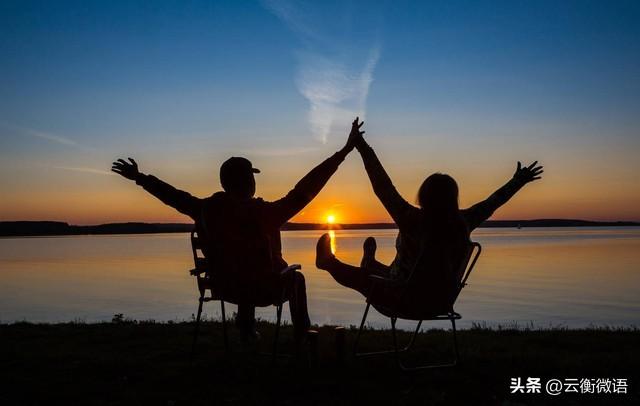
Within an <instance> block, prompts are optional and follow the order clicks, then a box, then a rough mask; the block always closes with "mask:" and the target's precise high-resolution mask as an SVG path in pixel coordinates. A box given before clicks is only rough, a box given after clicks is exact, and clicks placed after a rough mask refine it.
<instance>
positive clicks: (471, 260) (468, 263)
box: [353, 242, 482, 371]
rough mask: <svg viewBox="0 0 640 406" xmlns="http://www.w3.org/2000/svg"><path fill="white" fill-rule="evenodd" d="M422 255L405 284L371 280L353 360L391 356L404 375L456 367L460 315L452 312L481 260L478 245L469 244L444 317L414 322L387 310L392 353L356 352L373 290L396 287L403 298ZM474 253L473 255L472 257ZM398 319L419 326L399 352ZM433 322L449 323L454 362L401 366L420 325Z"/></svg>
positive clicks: (393, 281)
mask: <svg viewBox="0 0 640 406" xmlns="http://www.w3.org/2000/svg"><path fill="white" fill-rule="evenodd" d="M424 252H425V250H424V249H423V250H422V252H421V254H420V255H419V258H418V260H417V261H416V264H415V265H414V269H413V270H412V271H411V274H410V276H409V278H408V279H407V281H405V282H398V281H395V280H392V279H388V278H383V277H381V276H377V275H372V276H370V279H371V282H372V285H371V289H370V291H369V294H368V295H367V301H366V303H367V306H366V307H365V309H364V315H363V316H362V321H361V322H360V328H359V329H358V335H357V336H356V340H355V342H354V345H353V354H354V356H356V357H368V356H377V355H389V354H394V355H395V359H396V362H397V364H398V366H399V367H400V369H401V370H403V371H419V370H426V369H433V368H443V367H453V366H455V365H457V364H458V363H459V362H460V356H459V352H458V338H457V334H456V320H459V319H461V318H462V316H461V315H460V314H459V313H456V312H455V311H453V303H455V301H456V299H457V298H458V296H459V295H460V292H461V291H462V288H464V287H465V286H466V285H467V279H468V278H469V275H470V274H471V271H472V270H473V268H474V267H475V265H476V262H477V261H478V258H479V257H480V253H481V252H482V246H481V245H480V244H479V243H477V242H471V243H470V246H469V250H468V254H467V258H466V260H465V261H463V264H462V265H461V267H462V269H461V270H460V271H461V272H460V274H462V278H461V280H460V282H459V283H458V286H457V289H456V292H455V296H454V298H453V301H452V306H451V311H449V312H447V313H446V314H440V315H437V316H434V317H425V318H421V319H416V318H407V317H402V315H401V314H399V312H398V311H397V310H396V309H386V310H389V313H390V315H388V314H384V313H387V312H384V313H383V315H384V316H387V317H389V318H390V319H391V331H392V335H393V349H392V350H384V351H373V352H358V344H359V342H360V336H361V335H362V332H363V330H364V325H365V322H366V320H367V315H368V314H369V308H370V307H371V305H372V304H373V305H374V307H375V303H373V302H372V296H373V292H374V291H375V288H376V287H377V286H379V285H380V284H385V285H387V286H395V287H397V288H399V289H403V293H402V294H401V295H400V298H402V296H403V295H404V290H406V286H407V285H408V284H409V283H410V281H411V278H412V276H413V275H414V273H415V272H416V269H417V268H418V267H419V265H420V264H421V259H422V258H421V257H422V256H423V255H428V254H424ZM474 252H475V254H474ZM398 319H404V320H415V321H417V322H418V324H417V326H416V329H415V331H414V332H413V334H412V336H411V339H410V341H409V343H408V344H407V345H406V346H404V347H402V348H399V346H398V338H397V331H396V322H397V320H398ZM436 320H449V321H451V329H452V333H453V334H452V336H453V349H454V359H453V360H452V361H451V362H446V363H440V364H426V365H419V366H414V367H408V366H406V365H405V364H404V363H403V362H402V358H401V356H400V355H401V354H403V353H407V352H409V351H410V350H411V349H412V348H413V345H414V343H415V341H416V338H417V336H418V333H419V332H420V327H421V326H422V322H423V321H436Z"/></svg>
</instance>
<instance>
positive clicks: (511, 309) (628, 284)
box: [0, 227, 640, 327]
mask: <svg viewBox="0 0 640 406" xmlns="http://www.w3.org/2000/svg"><path fill="white" fill-rule="evenodd" d="M321 233H322V232H321V231H286V232H283V233H282V236H283V249H284V252H285V258H286V259H287V260H288V261H289V263H300V264H302V267H303V269H302V271H303V272H304V275H305V277H306V280H307V289H308V296H309V308H310V313H311V318H312V321H313V322H314V323H319V324H325V323H327V324H341V325H350V324H357V323H358V322H359V319H360V317H361V315H362V311H363V309H364V300H363V298H362V297H361V296H360V295H359V294H358V293H356V292H353V291H350V290H348V289H346V288H343V287H341V286H339V285H338V284H337V283H335V282H334V281H333V279H332V278H331V277H330V276H329V275H328V274H327V273H326V272H324V271H320V270H318V269H316V268H315V266H314V248H315V242H316V240H317V239H318V237H319V236H320V234H321ZM369 235H373V236H375V237H376V239H377V241H378V247H379V248H378V249H379V255H378V257H379V259H380V260H382V261H383V262H390V261H391V260H392V259H393V255H394V253H395V250H394V241H395V235H396V230H348V231H336V232H335V237H336V238H335V249H336V251H337V255H338V257H339V258H341V259H342V260H343V261H345V262H349V263H353V264H357V263H359V262H360V256H361V253H362V242H363V241H364V239H365V238H366V237H367V236H369ZM472 238H473V239H474V240H476V241H478V242H480V243H481V244H482V245H483V248H484V251H483V254H482V256H481V258H480V260H479V263H478V265H477V267H476V269H475V271H474V272H473V274H472V275H471V277H470V279H469V285H468V286H467V287H466V288H465V289H464V290H463V292H462V294H461V295H460V298H459V299H458V303H457V305H456V310H457V311H458V312H460V313H461V314H462V315H463V317H464V318H463V322H462V325H463V326H470V325H471V323H472V322H487V323H488V324H491V325H495V324H510V323H514V322H515V323H518V324H519V325H526V324H530V323H533V324H534V325H536V326H543V327H544V326H568V327H586V326H590V325H598V326H602V325H609V326H632V325H634V326H640V316H639V314H640V312H639V311H640V294H639V293H640V289H639V286H640V266H639V265H640V228H638V227H625V228H528V229H521V230H517V229H495V228H494V229H480V230H477V231H476V232H474V234H473V236H472ZM191 267H192V258H191V250H190V245H189V236H188V235H187V234H155V235H109V236H64V237H38V238H4V239H0V321H2V322H10V321H15V320H27V321H33V322H38V321H46V322H55V321H69V320H82V321H87V322H91V321H104V320H111V318H112V317H113V315H114V314H115V313H123V314H124V315H125V316H126V317H131V318H135V319H155V320H187V319H190V318H191V315H192V314H193V313H194V312H195V310H196V305H197V291H196V288H195V280H194V279H193V277H191V276H190V275H189V273H188V270H189V269H190V268H191ZM233 310H234V308H233V306H230V307H229V310H228V311H229V312H231V311H233ZM205 312H206V313H207V315H208V316H209V317H219V305H214V304H208V305H207V307H206V308H205ZM285 313H288V309H287V310H286V311H285ZM259 315H260V316H261V317H263V318H266V319H273V318H274V315H275V311H274V309H273V308H268V309H266V310H263V311H261V312H259ZM287 317H288V315H287ZM370 320H371V324H372V325H374V326H379V327H381V326H386V325H387V323H388V322H387V321H386V319H384V318H382V317H380V316H379V315H378V314H376V313H375V312H374V313H373V314H372V315H371V318H370ZM435 326H439V327H444V325H438V324H436V325H435Z"/></svg>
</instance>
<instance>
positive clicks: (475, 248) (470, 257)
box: [453, 241, 482, 303]
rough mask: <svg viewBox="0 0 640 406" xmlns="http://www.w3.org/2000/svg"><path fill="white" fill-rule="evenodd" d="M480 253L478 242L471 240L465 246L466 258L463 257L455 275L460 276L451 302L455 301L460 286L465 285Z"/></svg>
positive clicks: (460, 289)
mask: <svg viewBox="0 0 640 406" xmlns="http://www.w3.org/2000/svg"><path fill="white" fill-rule="evenodd" d="M481 253H482V245H480V243H478V242H475V241H471V243H470V244H469V246H468V247H467V253H466V258H464V259H463V260H462V262H461V264H460V269H459V271H458V273H457V275H456V276H458V275H459V276H461V278H460V280H459V281H458V285H457V286H456V291H455V296H454V297H453V303H455V301H456V299H458V296H459V295H460V292H461V291H462V288H464V287H465V286H467V279H469V275H471V271H473V268H474V267H475V266H476V262H478V258H479V257H480V254H481Z"/></svg>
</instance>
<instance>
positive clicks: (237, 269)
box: [112, 118, 362, 343]
mask: <svg viewBox="0 0 640 406" xmlns="http://www.w3.org/2000/svg"><path fill="white" fill-rule="evenodd" d="M361 125H362V123H358V119H357V118H356V120H355V121H354V122H353V125H352V128H351V133H350V134H349V138H348V140H347V143H346V145H345V146H344V147H343V148H342V149H341V150H340V151H338V152H336V153H335V154H333V155H332V156H331V157H329V158H328V159H326V160H325V161H324V162H322V163H321V164H320V165H318V166H317V167H315V168H314V169H313V170H311V172H309V173H308V174H307V175H306V176H305V177H303V178H302V179H301V180H300V181H299V182H298V183H297V184H296V186H295V187H294V188H293V189H292V190H291V191H290V192H289V193H288V194H287V195H286V196H284V197H283V198H281V199H279V200H276V201H274V202H267V201H265V200H263V199H261V198H254V194H255V191H256V182H255V177H254V174H255V173H260V171H259V170H258V169H255V168H253V166H252V164H251V162H249V160H247V159H245V158H238V157H232V158H229V159H228V160H227V161H225V162H224V163H223V164H222V166H221V167H220V182H221V184H222V188H223V189H224V191H220V192H216V193H214V194H213V195H212V196H210V197H207V198H204V199H201V198H197V197H194V196H192V195H191V194H189V193H187V192H184V191H181V190H178V189H176V188H174V187H173V186H171V185H169V184H167V183H165V182H163V181H161V180H160V179H158V178H156V177H154V176H152V175H145V174H143V173H141V172H139V171H138V165H137V164H136V162H135V161H134V160H133V159H131V158H129V160H130V162H126V161H125V160H124V159H119V160H117V161H116V162H114V163H113V167H112V171H114V172H116V173H118V174H120V175H122V176H123V177H125V178H127V179H130V180H134V181H135V182H136V184H138V185H140V186H142V187H143V188H144V189H145V190H146V191H147V192H149V193H151V194H152V195H154V196H155V197H157V198H158V199H160V200H161V201H162V202H163V203H165V204H167V205H169V206H171V207H173V208H175V209H176V210H178V211H179V212H180V213H183V214H186V215H187V216H189V217H191V218H192V219H193V220H194V221H195V227H196V231H197V232H198V235H200V236H205V241H206V242H207V244H206V246H205V249H204V250H203V251H204V255H205V257H206V258H207V259H208V260H209V261H211V262H212V263H214V264H215V265H213V267H214V268H215V269H220V270H223V272H224V275H225V277H224V278H223V279H224V280H225V286H224V295H225V299H228V301H230V302H232V303H236V304H238V314H237V318H236V323H237V325H238V327H239V328H240V331H241V334H242V336H243V338H244V339H249V338H251V337H257V332H256V331H255V306H256V305H257V306H266V305H269V304H276V301H278V300H280V299H281V296H280V295H281V293H282V292H283V291H285V292H289V294H290V296H289V297H288V298H287V299H288V300H289V307H290V309H291V320H292V323H293V327H294V332H295V337H296V342H298V343H299V342H300V339H301V338H303V336H304V334H305V332H306V331H307V329H308V328H309V326H310V324H311V323H310V320H309V314H308V311H307V295H306V288H305V280H304V276H303V275H302V273H300V272H297V271H296V272H295V274H294V277H293V278H292V281H289V279H287V280H283V279H282V278H280V277H279V275H280V272H281V271H282V270H283V269H284V268H286V267H287V263H286V261H285V260H284V259H283V257H282V249H281V241H280V227H282V225H284V224H285V223H286V222H287V221H288V220H289V219H290V218H292V217H293V216H295V215H296V214H297V213H298V212H299V211H300V210H302V209H303V208H304V207H305V206H306V205H307V204H308V203H309V202H310V201H311V200H313V198H314V197H315V196H316V195H317V194H318V193H319V192H320V190H322V188H323V187H324V185H325V184H326V183H327V181H328V180H329V178H331V176H332V175H333V174H334V173H335V172H336V170H337V169H338V166H339V165H340V163H341V162H342V161H343V160H344V159H345V157H346V156H347V154H349V152H351V151H352V150H353V148H354V140H355V139H356V137H360V136H362V134H361V133H360V132H359V128H360V126H361ZM285 283H290V284H292V285H293V286H283V284H285Z"/></svg>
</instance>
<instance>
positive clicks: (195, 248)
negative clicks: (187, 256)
mask: <svg viewBox="0 0 640 406" xmlns="http://www.w3.org/2000/svg"><path fill="white" fill-rule="evenodd" d="M203 246H204V239H203V238H202V237H201V236H199V235H198V232H197V231H195V230H194V231H192V232H191V252H192V253H193V264H194V265H195V268H196V270H198V271H202V272H209V269H208V267H207V259H206V258H205V255H204V250H203Z"/></svg>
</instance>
